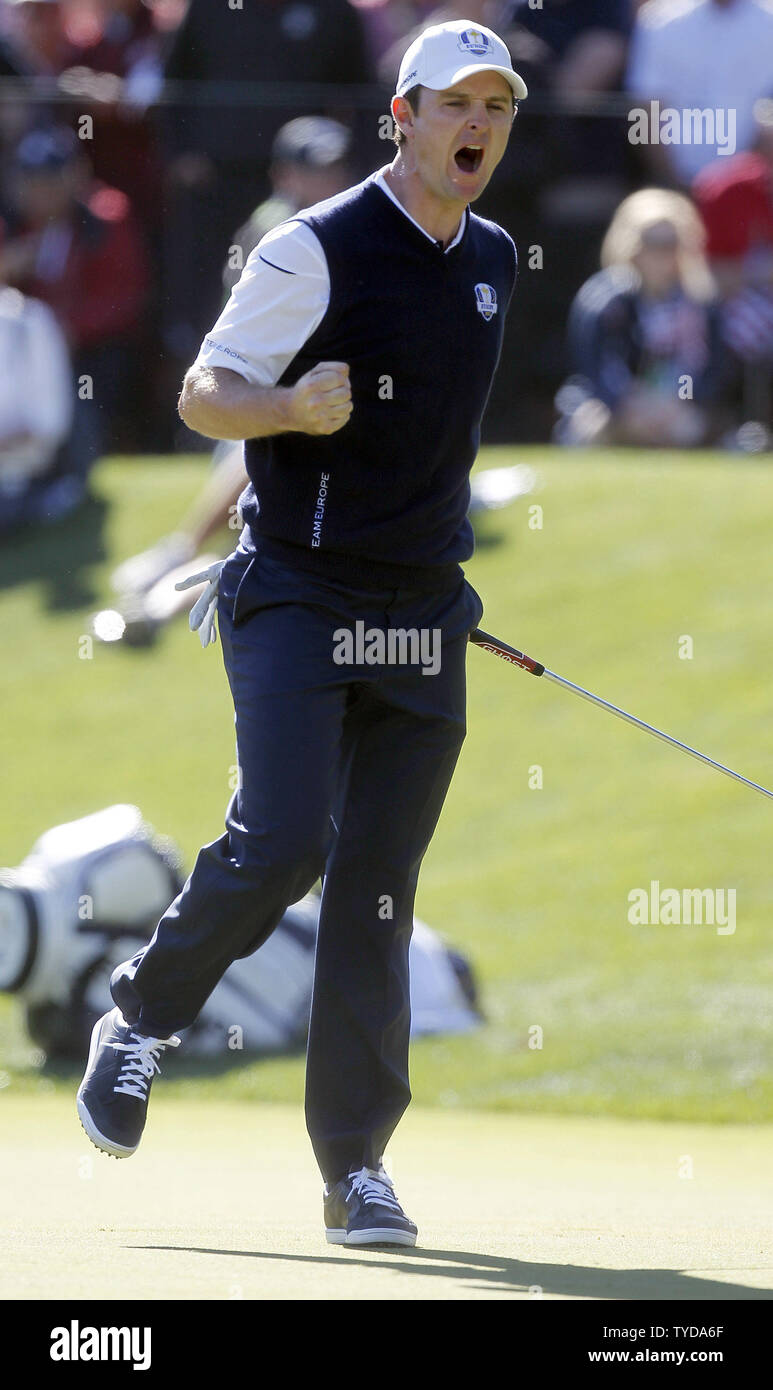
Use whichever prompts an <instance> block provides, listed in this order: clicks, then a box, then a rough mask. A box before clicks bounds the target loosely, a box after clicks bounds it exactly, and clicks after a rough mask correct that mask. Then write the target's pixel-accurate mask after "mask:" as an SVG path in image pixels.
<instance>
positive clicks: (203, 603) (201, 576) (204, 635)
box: [174, 560, 226, 647]
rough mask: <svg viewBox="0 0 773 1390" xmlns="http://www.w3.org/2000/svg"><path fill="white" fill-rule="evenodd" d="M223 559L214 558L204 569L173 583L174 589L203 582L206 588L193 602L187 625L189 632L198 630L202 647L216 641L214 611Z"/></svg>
mask: <svg viewBox="0 0 773 1390" xmlns="http://www.w3.org/2000/svg"><path fill="white" fill-rule="evenodd" d="M225 563H226V561H225V560H216V561H215V563H214V565H210V566H209V567H208V568H207V569H205V570H200V571H199V573H198V574H191V575H189V576H188V578H187V579H181V580H180V581H179V583H177V584H175V586H174V587H175V589H180V590H182V589H192V588H193V586H194V585H195V584H205V585H206V588H205V589H204V591H203V593H201V594H199V597H198V598H197V599H196V602H195V603H194V605H193V607H192V609H191V613H190V617H189V619H188V626H189V627H190V630H191V632H198V634H199V641H200V642H201V645H202V647H208V646H209V644H210V642H216V641H217V629H216V628H215V613H216V612H217V595H218V589H219V587H220V574H221V571H222V569H223V567H224V565H225Z"/></svg>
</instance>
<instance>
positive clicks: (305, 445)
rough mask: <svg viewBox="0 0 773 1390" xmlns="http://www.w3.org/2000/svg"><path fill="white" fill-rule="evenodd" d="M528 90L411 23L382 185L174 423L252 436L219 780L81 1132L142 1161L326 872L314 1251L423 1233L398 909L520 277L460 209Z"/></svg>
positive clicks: (218, 343)
mask: <svg viewBox="0 0 773 1390" xmlns="http://www.w3.org/2000/svg"><path fill="white" fill-rule="evenodd" d="M525 96H526V88H525V86H524V83H523V81H522V80H521V78H520V77H519V76H518V75H517V73H515V72H514V71H513V69H512V64H511V60H510V55H509V53H508V50H507V48H506V46H505V45H504V43H502V41H501V40H500V39H499V38H497V36H496V35H495V34H493V33H491V31H490V30H487V29H483V28H481V27H476V26H475V25H473V24H472V23H470V22H467V21H455V22H453V23H448V24H441V25H437V26H433V27H432V28H429V29H426V30H425V31H424V33H423V34H421V36H420V37H419V38H418V39H417V40H416V41H415V42H414V43H413V44H412V45H411V46H410V48H409V49H408V51H407V52H406V54H405V57H404V59H403V62H402V65H401V68H400V73H399V77H398V82H397V94H396V95H395V96H394V97H393V99H392V106H391V109H392V115H393V118H394V121H395V125H396V135H395V138H396V141H397V144H398V149H397V154H396V157H395V159H394V160H393V162H392V164H391V165H389V166H387V167H385V168H383V169H381V170H379V171H378V172H377V173H374V174H372V175H370V176H369V177H368V178H366V179H365V180H364V181H363V182H362V183H360V184H358V185H356V187H354V188H349V189H347V190H346V191H344V192H343V193H339V194H337V195H336V196H334V197H332V198H327V199H326V200H325V201H324V202H321V203H317V204H315V205H314V206H313V207H310V208H307V209H306V210H304V211H301V212H299V213H298V214H297V216H295V217H293V218H292V219H290V220H289V221H287V222H285V223H283V224H282V225H280V226H279V227H277V228H275V229H274V230H273V231H272V232H270V233H269V234H268V235H267V236H265V237H264V238H263V240H262V241H261V242H260V243H259V244H258V245H257V246H256V247H255V249H254V251H253V252H252V253H251V255H250V257H249V259H248V261H247V264H246V266H245V269H244V272H243V274H242V276H241V279H240V280H239V282H238V284H237V285H236V286H235V288H234V290H233V292H232V295H231V298H230V300H229V302H228V304H227V305H226V307H225V309H224V311H223V313H222V314H221V316H220V318H219V319H218V321H217V323H216V324H215V326H214V328H213V330H212V332H211V334H210V335H209V336H208V337H207V338H206V339H205V341H204V344H203V346H202V349H201V352H200V354H199V356H198V358H197V360H196V362H195V363H194V365H193V367H192V368H191V369H190V371H189V372H188V373H187V375H186V378H185V382H184V384H183V389H182V394H181V397H180V406H179V409H180V414H181V415H182V417H183V419H184V420H185V421H186V422H187V424H188V425H189V426H190V427H191V428H192V429H194V430H197V431H198V432H199V433H201V434H203V435H206V436H209V437H210V438H213V439H238V440H244V441H245V464H246V468H247V473H248V475H249V478H250V484H249V486H248V488H247V490H246V492H245V493H243V495H242V498H241V504H240V510H241V515H242V518H243V521H244V530H243V533H242V535H241V538H240V541H239V545H238V547H237V549H236V550H235V552H234V553H233V554H232V555H231V556H230V557H229V558H228V560H227V561H225V562H224V564H223V565H222V568H220V567H217V569H216V571H215V573H214V575H213V576H212V579H213V583H212V585H211V586H210V590H211V591H214V588H215V584H216V581H218V580H219V596H218V598H217V613H218V620H219V628H220V636H221V641H222V645H223V655H224V660H225V667H226V671H227V674H228V680H229V683H230V687H231V692H232V695H233V702H234V708H235V722H236V738H237V750H238V765H239V770H240V785H239V787H238V789H237V790H236V792H235V793H234V796H233V798H232V800H231V803H230V805H229V807H228V811H227V816H226V833H225V834H224V835H223V836H222V837H221V838H220V839H218V840H216V841H214V843H213V844H209V845H206V846H204V848H203V849H202V850H201V851H200V853H199V855H198V858H197V861H196V864H195V867H194V869H193V872H192V874H191V876H190V878H189V879H188V881H187V883H186V884H185V887H184V888H183V890H182V892H181V893H180V895H179V897H178V898H176V899H175V901H174V902H173V903H172V905H171V906H170V908H169V909H168V911H167V912H166V913H165V915H164V916H163V917H162V919H161V921H160V922H159V924H158V927H157V929H156V932H155V935H154V936H153V939H152V941H151V942H150V944H149V945H148V946H147V947H146V948H145V949H144V950H142V951H140V952H139V953H138V955H136V956H135V957H134V958H133V959H132V960H131V961H127V962H125V963H124V964H123V965H121V966H119V967H118V969H117V970H116V971H115V972H114V973H113V976H112V980H111V993H112V996H113V999H114V1001H115V1005H116V1007H115V1008H114V1009H113V1010H112V1011H111V1012H110V1013H108V1014H106V1015H105V1017H104V1018H103V1019H101V1020H100V1021H99V1022H98V1023H97V1024H96V1025H95V1028H94V1032H93V1036H92V1042H91V1051H90V1055H89V1060H88V1066H87V1070H86V1074H85V1077H84V1080H83V1082H82V1084H81V1087H80V1090H79V1092H78V1111H79V1115H80V1118H81V1122H82V1124H83V1126H84V1129H85V1130H86V1133H87V1134H88V1136H89V1138H90V1139H91V1140H92V1141H93V1143H94V1144H96V1145H97V1147H98V1148H100V1149H102V1150H104V1152H106V1153H109V1154H113V1155H115V1156H116V1157H124V1156H127V1155H129V1154H132V1153H134V1151H135V1149H136V1148H137V1146H138V1144H139V1141H140V1137H141V1134H142V1130H143V1127H144V1124H145V1118H146V1111H147V1104H148V1096H149V1092H150V1086H151V1082H152V1079H153V1076H154V1074H155V1073H156V1072H158V1070H159V1061H160V1057H161V1054H162V1050H163V1049H164V1048H166V1047H174V1046H177V1045H178V1043H179V1041H180V1040H179V1038H178V1037H177V1036H176V1031H177V1030H179V1029H183V1028H186V1027H188V1026H189V1025H190V1024H192V1023H193V1021H194V1020H195V1018H196V1016H197V1014H198V1013H199V1010H200V1009H201V1007H202V1005H203V1004H204V1001H205V1000H206V999H207V997H208V996H209V994H210V993H211V992H212V990H213V989H214V987H215V986H216V985H217V983H218V981H219V980H220V979H221V977H222V975H223V974H224V972H225V971H226V970H227V968H228V966H229V965H230V964H231V963H232V961H234V960H235V959H237V958H239V957H242V956H246V955H249V954H250V953H251V952H253V951H256V950H257V949H258V948H259V947H260V945H261V944H262V943H263V942H264V941H265V940H266V938H267V937H268V936H269V935H270V933H271V932H272V931H273V930H274V928H275V927H276V925H277V923H278V922H279V921H280V919H281V917H282V916H283V914H284V912H285V910H286V908H287V907H288V906H289V905H290V904H291V903H294V902H296V901H297V900H298V899H299V898H301V897H302V896H303V895H304V894H305V893H307V892H308V891H309V889H310V888H311V887H312V886H313V884H314V883H315V882H316V880H317V879H318V878H319V877H320V876H322V878H323V894H322V905H321V914H320V923H319V937H318V944H317V955H316V965H315V977H314V995H313V1001H312V1009H311V1021H310V1028H309V1041H308V1057H307V1072H306V1122H307V1127H308V1131H309V1135H310V1137H311V1142H312V1145H313V1148H314V1153H315V1155H316V1158H317V1162H318V1164H319V1167H320V1169H321V1172H322V1176H323V1180H324V1184H325V1187H324V1219H325V1228H326V1234H327V1239H328V1241H330V1242H331V1243H334V1244H343V1245H368V1244H377V1243H378V1244H381V1243H391V1244H398V1245H413V1244H415V1241H416V1235H417V1228H416V1226H415V1225H414V1224H413V1222H411V1221H410V1220H409V1219H408V1217H407V1216H406V1214H405V1212H404V1211H403V1210H402V1207H401V1206H400V1203H399V1202H398V1200H397V1197H396V1195H395V1191H394V1188H393V1186H392V1183H391V1182H390V1179H389V1178H388V1176H387V1173H386V1171H385V1169H384V1167H383V1162H382V1160H383V1155H384V1150H385V1146H386V1144H387V1142H388V1140H389V1138H390V1136H391V1134H392V1132H393V1130H394V1129H395V1126H396V1125H397V1123H398V1121H399V1119H400V1117H401V1115H402V1114H403V1112H404V1110H405V1108H406V1106H407V1105H408V1102H409V1100H410V1090H409V1084H408V1038H409V1028H410V999H409V976H408V945H409V941H410V936H411V930H412V926H413V907H414V898H415V893H416V884H417V879H418V874H419V868H420V866H421V862H422V859H423V857H424V854H425V851H426V849H427V846H428V845H429V842H430V840H431V838H432V835H433V833H434V830H435V826H436V824H437V821H438V817H439V815H440V811H441V808H442V806H443V802H444V799H445V796H446V793H447V790H448V786H449V783H450V780H451V776H452V774H453V771H454V767H455V764H456V761H457V758H458V755H459V750H460V748H461V745H462V741H463V739H464V735H465V658H466V651H467V645H468V638H469V634H470V632H471V630H472V629H474V628H475V627H476V626H477V624H478V623H479V621H480V618H481V616H482V612H483V606H482V604H481V601H480V599H479V597H478V595H477V594H476V592H475V590H474V589H473V588H472V587H471V586H470V585H469V584H468V583H467V581H466V580H465V578H464V575H463V573H462V570H461V568H460V562H462V561H465V560H467V559H469V557H470V555H471V554H472V550H473V536H472V530H471V527H470V522H469V520H468V518H467V508H468V503H469V497H470V492H469V473H470V469H471V467H472V465H473V462H474V460H475V456H476V453H477V449H478V443H479V437H480V422H481V417H482V415H483V411H484V407H485V404H486V400H487V397H488V394H489V390H490V387H491V381H492V377H493V374H494V371H495V368H496V365H497V360H498V358H499V353H500V348H501V343H502V331H503V326H504V317H505V312H506V309H507V306H508V302H509V300H510V296H511V294H512V290H513V285H514V282H515V277H516V254H515V248H514V246H513V243H512V241H511V240H510V238H509V236H508V235H507V234H506V232H504V231H503V230H502V229H501V228H500V227H498V226H496V225H495V224H494V223H492V222H487V221H485V220H483V219H482V218H479V217H477V216H475V215H474V214H472V213H471V212H470V210H469V204H470V203H472V202H474V201H475V199H477V198H479V197H480V195H481V194H482V193H483V190H484V189H485V188H486V186H487V184H488V182H489V179H490V178H491V176H492V174H493V172H494V170H495V169H496V167H497V165H498V163H499V162H500V160H501V158H502V155H503V154H504V151H505V147H506V145H507V141H508V137H509V134H510V127H511V125H512V122H513V117H514V115H515V111H516V109H517V103H518V101H519V100H520V99H521V98H523V97H525ZM213 606H214V604H213ZM198 609H199V615H200V610H201V605H200V604H199V605H198ZM194 612H196V610H194ZM196 621H198V618H197V619H196ZM206 621H207V620H205V627H206ZM203 640H204V639H203ZM234 1022H235V1023H238V1019H236V1018H235V1019H234Z"/></svg>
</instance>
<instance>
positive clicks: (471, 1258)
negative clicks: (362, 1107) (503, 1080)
mask: <svg viewBox="0 0 773 1390" xmlns="http://www.w3.org/2000/svg"><path fill="white" fill-rule="evenodd" d="M124 1248H125V1249H130V1250H179V1251H182V1252H184V1253H185V1254H190V1255H221V1256H222V1255H226V1256H232V1257H234V1258H241V1259H252V1260H276V1261H279V1262H281V1263H286V1264H307V1265H310V1266H312V1267H317V1268H321V1267H323V1266H326V1265H333V1266H338V1267H343V1266H347V1267H349V1268H351V1267H352V1266H354V1267H357V1268H360V1269H363V1270H365V1269H373V1268H374V1267H375V1268H377V1269H378V1270H382V1269H391V1270H392V1271H393V1272H394V1273H396V1274H414V1275H420V1276H422V1277H430V1278H439V1279H446V1280H457V1279H462V1280H465V1281H466V1282H467V1287H469V1288H474V1289H484V1290H485V1289H488V1290H490V1291H491V1292H492V1293H493V1292H498V1293H502V1292H505V1293H507V1292H512V1293H523V1294H527V1295H528V1294H529V1292H530V1290H532V1289H540V1290H541V1291H542V1292H543V1293H546V1294H560V1295H563V1297H565V1298H591V1299H604V1298H609V1299H635V1300H646V1299H650V1300H657V1301H658V1302H660V1301H665V1300H668V1301H672V1302H681V1301H684V1300H690V1301H694V1300H697V1301H699V1302H712V1301H719V1302H727V1301H730V1300H732V1301H735V1300H742V1299H743V1300H744V1301H749V1300H752V1301H758V1300H764V1301H766V1302H769V1301H770V1300H771V1299H772V1298H773V1289H750V1288H747V1287H745V1286H744V1285H742V1284H723V1283H720V1282H719V1281H718V1280H714V1279H704V1278H700V1279H694V1278H692V1276H691V1275H690V1272H689V1270H681V1269H602V1268H593V1267H590V1266H585V1265H553V1264H532V1263H528V1262H526V1261H523V1260H510V1259H507V1258H506V1257H505V1256H500V1255H479V1254H473V1253H471V1252H470V1251H468V1250H424V1249H422V1248H421V1247H420V1246H417V1247H416V1248H415V1249H412V1250H406V1249H401V1250H400V1251H399V1253H397V1252H395V1251H394V1247H389V1246H382V1247H378V1246H376V1247H371V1248H372V1249H376V1250H378V1251H379V1253H383V1254H385V1255H387V1258H385V1259H381V1260H379V1262H378V1264H377V1265H375V1266H374V1261H372V1260H362V1259H358V1258H357V1254H356V1253H354V1252H353V1253H352V1254H351V1255H350V1254H348V1253H347V1254H345V1255H285V1254H279V1253H277V1252H276V1251H270V1252H269V1251H263V1250H209V1249H206V1248H201V1247H200V1246H195V1245H131V1246H126V1247H124Z"/></svg>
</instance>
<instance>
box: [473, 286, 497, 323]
mask: <svg viewBox="0 0 773 1390" xmlns="http://www.w3.org/2000/svg"><path fill="white" fill-rule="evenodd" d="M475 302H476V304H477V306H478V313H479V314H482V315H483V317H484V319H485V320H486V323H488V321H489V319H493V317H494V315H495V313H496V311H497V292H496V290H495V289H494V288H493V286H491V285H476V286H475Z"/></svg>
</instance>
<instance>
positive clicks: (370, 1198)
mask: <svg viewBox="0 0 773 1390" xmlns="http://www.w3.org/2000/svg"><path fill="white" fill-rule="evenodd" d="M349 1179H350V1181H351V1184H352V1185H351V1188H350V1189H349V1196H350V1197H351V1195H352V1193H353V1192H357V1193H359V1195H360V1196H361V1197H362V1199H363V1201H365V1202H378V1204H379V1206H382V1207H389V1208H391V1210H392V1211H399V1212H400V1214H401V1215H402V1207H401V1206H400V1203H399V1202H398V1200H397V1198H396V1197H395V1191H394V1188H393V1187H392V1184H391V1182H390V1180H389V1178H388V1177H387V1175H386V1173H385V1171H384V1169H383V1168H382V1169H381V1171H380V1172H379V1173H377V1172H375V1171H374V1169H373V1168H360V1170H359V1172H358V1173H350V1174H349Z"/></svg>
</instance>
